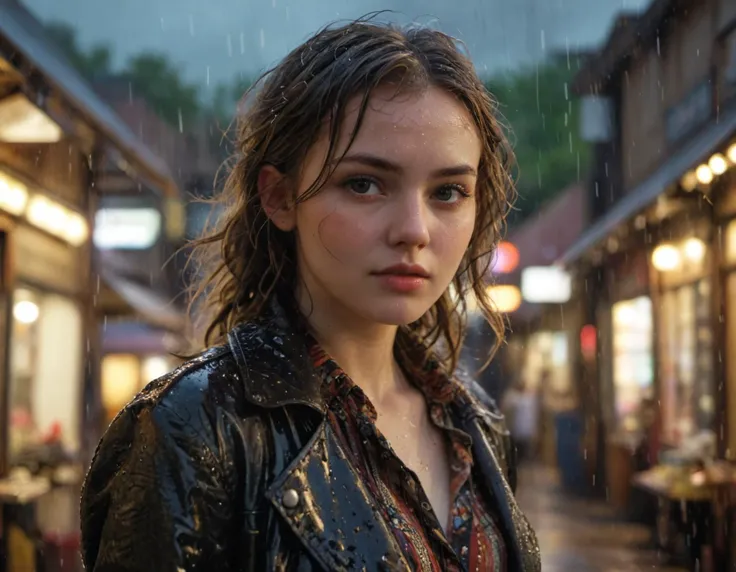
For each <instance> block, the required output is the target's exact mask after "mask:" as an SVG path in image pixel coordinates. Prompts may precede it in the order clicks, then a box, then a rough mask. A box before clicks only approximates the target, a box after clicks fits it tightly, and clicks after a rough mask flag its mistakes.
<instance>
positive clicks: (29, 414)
mask: <svg viewBox="0 0 736 572" xmlns="http://www.w3.org/2000/svg"><path fill="white" fill-rule="evenodd" d="M12 320H13V321H12V332H11V338H10V387H9V392H10V404H9V405H10V434H9V441H10V442H9V454H10V462H11V464H12V463H14V462H17V461H18V460H19V459H20V458H24V459H27V458H28V457H29V456H31V457H33V456H34V455H35V453H36V452H38V448H39V446H40V445H41V444H42V443H43V442H47V443H48V442H58V443H60V444H61V445H62V446H63V448H64V449H65V450H66V451H68V452H75V451H77V450H78V449H79V445H80V442H79V437H80V435H79V419H80V402H81V388H82V382H83V379H82V375H83V371H82V317H81V313H80V310H79V307H78V306H77V304H76V303H75V302H74V301H73V300H70V299H68V298H65V297H63V296H59V295H56V294H47V293H44V292H41V291H38V290H35V289H32V288H25V287H23V288H19V289H17V290H15V292H14V293H13V315H12Z"/></svg>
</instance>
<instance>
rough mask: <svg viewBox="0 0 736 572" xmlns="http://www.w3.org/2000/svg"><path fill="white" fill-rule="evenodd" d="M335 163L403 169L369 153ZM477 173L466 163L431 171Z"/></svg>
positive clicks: (439, 173)
mask: <svg viewBox="0 0 736 572" xmlns="http://www.w3.org/2000/svg"><path fill="white" fill-rule="evenodd" d="M336 163H358V164H361V165H366V166H368V167H373V168H374V169H380V170H381V171H389V172H391V173H401V172H402V171H403V169H402V167H401V165H399V164H398V163H394V162H393V161H391V160H389V159H385V158H383V157H379V156H377V155H371V154H369V153H354V154H352V155H346V156H345V157H343V158H342V159H340V160H338V161H336ZM477 174H478V172H477V170H476V169H475V168H474V167H472V166H471V165H468V164H467V163H463V164H460V165H453V166H451V167H441V168H439V169H435V170H434V171H432V176H433V177H457V176H460V175H473V176H477Z"/></svg>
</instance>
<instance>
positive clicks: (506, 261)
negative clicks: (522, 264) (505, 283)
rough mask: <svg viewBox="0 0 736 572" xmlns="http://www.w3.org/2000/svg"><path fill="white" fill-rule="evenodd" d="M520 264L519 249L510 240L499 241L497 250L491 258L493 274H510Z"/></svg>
mask: <svg viewBox="0 0 736 572" xmlns="http://www.w3.org/2000/svg"><path fill="white" fill-rule="evenodd" d="M517 266H519V249H518V248H516V247H515V246H514V245H513V244H511V243H510V242H506V241H503V242H501V243H499V245H498V248H497V249H496V252H495V253H494V254H493V258H492V259H491V272H493V274H508V273H509V272H513V271H514V270H516V267H517Z"/></svg>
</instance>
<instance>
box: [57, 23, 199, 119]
mask: <svg viewBox="0 0 736 572" xmlns="http://www.w3.org/2000/svg"><path fill="white" fill-rule="evenodd" d="M46 31H47V34H48V38H49V39H50V40H51V41H52V42H53V43H54V44H55V45H56V47H57V48H59V50H60V51H61V52H62V53H63V54H64V55H65V56H66V58H67V59H68V60H69V62H70V63H71V64H72V65H73V66H74V67H75V68H76V69H77V71H79V73H81V74H82V75H83V76H84V77H85V79H87V80H88V81H89V82H90V83H93V84H94V83H96V82H99V81H102V80H105V79H108V78H111V77H117V78H121V77H122V78H124V79H126V80H127V81H128V82H130V85H131V86H132V88H133V91H134V93H135V94H136V95H139V96H140V97H142V98H143V99H145V100H146V101H147V102H148V104H149V105H150V106H151V107H152V108H153V109H154V111H156V113H158V114H159V115H160V116H161V118H162V119H164V120H165V121H167V122H168V123H169V124H170V125H172V126H174V127H176V128H183V126H184V125H186V124H188V123H190V122H191V121H193V120H194V119H195V118H196V117H197V115H198V114H199V110H200V102H199V93H198V90H197V88H196V87H195V86H193V85H191V84H189V83H187V82H186V81H184V80H183V79H182V76H181V73H180V71H179V70H178V69H177V68H176V67H175V66H174V65H173V64H172V63H171V62H169V60H168V58H167V57H166V56H164V55H162V54H157V53H142V54H138V55H135V56H133V57H131V58H130V59H129V60H128V61H127V63H126V65H125V67H124V68H123V69H122V70H115V69H113V66H112V51H111V50H110V48H109V47H107V46H101V45H96V46H93V47H92V48H91V49H89V50H84V49H83V48H82V47H81V46H80V45H79V42H78V40H77V33H76V31H75V30H74V28H72V27H71V26H68V25H67V24H63V23H58V22H52V23H49V24H47V25H46Z"/></svg>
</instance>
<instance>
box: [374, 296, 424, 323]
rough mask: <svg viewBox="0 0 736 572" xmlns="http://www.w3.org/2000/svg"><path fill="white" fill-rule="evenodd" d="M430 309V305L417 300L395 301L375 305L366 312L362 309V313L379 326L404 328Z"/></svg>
mask: <svg viewBox="0 0 736 572" xmlns="http://www.w3.org/2000/svg"><path fill="white" fill-rule="evenodd" d="M430 308H431V304H429V305H427V303H422V302H419V301H418V300H396V301H384V302H380V303H377V304H376V305H375V306H374V307H373V308H366V309H367V310H368V312H365V309H364V312H365V314H367V315H366V317H367V318H370V319H372V320H373V321H375V322H378V323H379V324H386V325H390V326H405V325H406V324H411V323H412V322H416V321H417V320H418V319H419V318H421V317H422V316H423V315H424V314H425V313H426V312H427V310H429V309H430Z"/></svg>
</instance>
